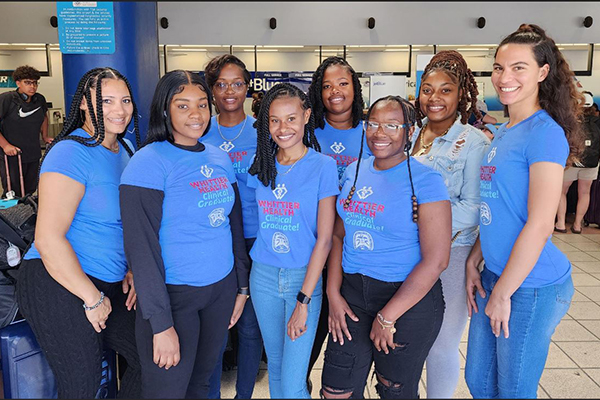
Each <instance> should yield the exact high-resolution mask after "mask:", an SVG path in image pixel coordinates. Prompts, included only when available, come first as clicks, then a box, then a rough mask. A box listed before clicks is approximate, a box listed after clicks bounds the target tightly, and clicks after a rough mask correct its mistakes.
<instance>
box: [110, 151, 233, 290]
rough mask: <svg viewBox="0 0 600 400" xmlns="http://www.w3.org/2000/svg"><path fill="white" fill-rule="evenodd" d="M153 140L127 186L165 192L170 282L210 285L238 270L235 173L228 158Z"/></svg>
mask: <svg viewBox="0 0 600 400" xmlns="http://www.w3.org/2000/svg"><path fill="white" fill-rule="evenodd" d="M204 146H205V147H206V148H205V150H204V151H200V152H198V151H190V150H184V149H181V148H179V147H177V146H174V145H173V144H171V143H169V142H166V141H164V142H154V143H151V144H149V145H147V146H145V147H143V148H142V149H141V150H140V151H138V152H137V153H136V154H135V155H134V156H133V157H132V159H131V162H130V163H129V165H128V166H127V168H126V169H125V171H124V172H123V176H122V178H121V184H122V185H131V186H138V187H143V188H148V189H155V190H160V191H162V192H163V193H164V200H163V206H162V212H163V214H162V221H161V224H160V230H159V233H158V236H159V243H160V247H161V251H162V258H163V262H164V266H165V282H166V283H168V284H172V285H190V286H207V285H211V284H213V283H215V282H218V281H220V280H221V279H223V278H224V277H226V276H227V274H229V272H231V270H232V269H233V242H232V237H231V227H230V225H229V213H230V212H231V209H232V208H233V204H234V201H235V192H234V190H233V187H232V186H231V185H232V184H233V183H235V182H236V180H235V173H234V172H233V167H232V166H231V161H230V160H229V157H227V154H225V153H223V152H222V151H221V150H219V149H218V148H216V147H214V146H212V145H210V144H205V145H204Z"/></svg>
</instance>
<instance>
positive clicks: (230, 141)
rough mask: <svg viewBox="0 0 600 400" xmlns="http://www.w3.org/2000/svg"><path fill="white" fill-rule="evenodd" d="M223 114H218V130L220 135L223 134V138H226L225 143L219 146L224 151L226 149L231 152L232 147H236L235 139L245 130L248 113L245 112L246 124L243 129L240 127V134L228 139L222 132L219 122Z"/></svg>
mask: <svg viewBox="0 0 600 400" xmlns="http://www.w3.org/2000/svg"><path fill="white" fill-rule="evenodd" d="M220 116H221V115H220V114H219V115H217V131H218V132H219V135H220V136H221V139H223V140H224V142H223V144H222V145H220V146H219V148H220V149H221V150H223V151H226V152H227V153H229V152H230V151H231V149H233V148H234V147H235V145H234V144H233V141H234V140H235V139H237V138H239V137H240V135H241V134H242V132H243V131H244V128H245V127H246V121H247V120H248V118H246V114H244V124H243V125H242V129H240V131H239V132H238V134H237V135H236V136H235V137H234V138H233V139H227V138H226V137H225V136H223V134H222V133H221V124H220V123H219V117H220Z"/></svg>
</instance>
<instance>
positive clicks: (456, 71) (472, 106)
mask: <svg viewBox="0 0 600 400" xmlns="http://www.w3.org/2000/svg"><path fill="white" fill-rule="evenodd" d="M433 71H443V72H445V73H446V74H447V75H448V76H449V77H450V78H451V79H452V80H453V81H454V83H456V84H457V85H458V88H459V89H460V91H461V92H462V93H461V96H460V98H459V99H458V107H457V111H458V112H459V113H460V122H461V123H462V124H463V125H465V124H466V123H467V121H468V120H469V117H470V116H471V113H474V114H475V117H476V118H477V119H481V112H480V111H479V110H478V109H477V95H478V94H479V90H478V89H477V82H476V81H475V76H474V75H473V72H471V70H470V69H469V67H468V66H467V62H466V61H465V59H464V58H463V56H462V55H461V54H460V53H459V52H457V51H454V50H444V51H440V52H439V53H437V54H436V55H435V56H433V58H432V59H431V61H429V64H427V66H426V67H425V70H424V71H423V76H422V77H421V86H422V85H423V82H425V79H427V76H429V74H430V73H432V72H433ZM420 93H421V88H418V91H417V98H416V100H415V108H416V111H417V125H418V126H419V128H422V127H423V119H425V117H426V115H425V114H423V111H422V110H421V102H420V100H419V97H420V96H419V94H420Z"/></svg>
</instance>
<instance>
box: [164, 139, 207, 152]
mask: <svg viewBox="0 0 600 400" xmlns="http://www.w3.org/2000/svg"><path fill="white" fill-rule="evenodd" d="M171 144H172V145H173V146H175V147H177V148H180V149H181V150H186V151H193V152H197V153H199V152H201V151H204V149H206V147H205V146H204V145H203V144H202V143H201V142H197V143H196V144H195V145H193V146H184V145H182V144H178V143H171Z"/></svg>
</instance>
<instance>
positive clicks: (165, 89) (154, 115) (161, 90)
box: [144, 69, 212, 146]
mask: <svg viewBox="0 0 600 400" xmlns="http://www.w3.org/2000/svg"><path fill="white" fill-rule="evenodd" d="M186 85H196V86H199V87H200V89H201V90H202V91H203V92H205V93H206V96H207V97H208V112H209V115H212V106H211V101H210V99H211V98H212V97H211V96H212V94H211V92H210V88H209V87H208V85H207V84H206V82H205V81H204V79H202V78H201V77H200V75H199V74H196V73H193V72H191V71H184V70H182V69H177V70H174V71H170V72H167V73H166V74H164V75H163V77H162V78H160V80H159V81H158V84H157V85H156V89H155V90H154V96H152V103H151V104H150V122H149V125H148V135H147V136H146V141H145V142H144V146H146V145H147V144H150V143H153V142H163V141H165V140H166V141H168V142H170V143H174V141H175V139H174V138H173V124H172V123H171V111H170V107H169V106H170V105H171V101H172V100H173V96H175V95H176V94H178V93H181V92H183V89H184V87H185V86H186ZM209 129H210V119H209V120H208V123H207V124H206V128H205V129H204V133H206V132H208V130H209Z"/></svg>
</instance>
